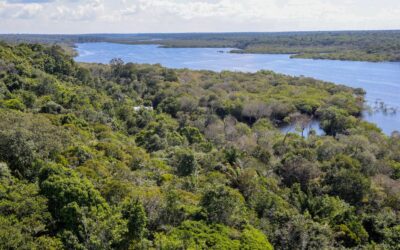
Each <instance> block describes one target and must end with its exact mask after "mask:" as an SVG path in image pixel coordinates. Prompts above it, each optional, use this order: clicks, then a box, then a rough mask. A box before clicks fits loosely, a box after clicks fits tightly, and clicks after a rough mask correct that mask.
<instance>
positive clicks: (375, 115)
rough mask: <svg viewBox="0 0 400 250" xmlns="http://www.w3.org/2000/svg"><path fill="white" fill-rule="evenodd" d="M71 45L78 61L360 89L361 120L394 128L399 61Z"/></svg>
mask: <svg viewBox="0 0 400 250" xmlns="http://www.w3.org/2000/svg"><path fill="white" fill-rule="evenodd" d="M76 49H77V52H78V53H79V56H77V57H76V61H78V62H93V63H108V62H109V61H110V60H111V59H113V58H121V59H123V60H124V61H125V62H135V63H150V64H156V63H159V64H161V65H163V66H165V67H169V68H188V69H195V70H213V71H222V70H231V71H243V72H256V71H258V70H263V69H265V70H273V71H275V72H277V73H282V74H287V75H292V76H309V77H313V78H316V79H320V80H324V81H329V82H333V83H337V84H344V85H347V86H350V87H355V88H363V89H364V90H365V91H366V92H367V95H366V104H367V105H368V106H369V107H370V109H369V111H365V112H364V119H365V120H367V121H369V122H372V123H375V124H377V125H378V127H380V128H381V129H382V131H383V132H385V133H386V134H388V135H390V134H391V133H392V132H393V131H400V62H393V63H392V62H379V63H375V62H354V61H337V60H312V59H291V58H290V55H285V54H284V55H276V54H233V53H229V51H230V50H231V49H229V48H160V47H159V46H157V45H126V44H115V43H81V44H77V48H76ZM312 126H318V125H317V123H314V124H312ZM316 129H318V128H316Z"/></svg>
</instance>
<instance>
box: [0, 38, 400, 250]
mask: <svg viewBox="0 0 400 250" xmlns="http://www.w3.org/2000/svg"><path fill="white" fill-rule="evenodd" d="M363 102H364V92H363V91H362V90H361V89H352V88H349V87H345V86H340V85H335V84H332V83H326V82H321V81H318V80H314V79H311V78H305V77H289V76H285V75H280V74H276V73H273V72H271V71H260V72H257V73H237V72H227V71H226V72H221V73H216V72H210V71H192V70H184V69H182V70H173V69H168V68H164V67H161V66H160V65H140V64H133V63H124V62H123V61H122V60H120V59H115V60H112V61H111V62H110V64H108V65H103V64H77V63H75V62H74V60H73V58H72V57H71V56H70V55H68V54H66V53H65V51H64V50H63V49H62V48H61V47H59V46H49V45H39V44H24V43H21V44H7V43H0V248H1V249H229V250H231V249H252V250H253V249H332V248H339V249H399V242H400V213H399V209H400V134H399V133H393V134H392V135H391V136H386V135H384V134H383V133H382V132H381V131H380V129H378V128H377V127H376V126H375V125H373V124H370V123H367V122H365V121H362V120H361V119H360V113H361V111H362V109H363ZM315 118H316V119H319V120H320V122H321V126H322V128H323V129H324V131H325V133H326V135H325V136H318V135H316V134H315V133H313V132H311V133H310V134H309V135H305V134H302V132H303V130H304V126H305V125H306V124H307V122H308V121H309V120H310V119H315ZM287 123H296V124H297V125H298V132H299V133H282V132H281V131H280V130H279V126H281V125H283V124H287Z"/></svg>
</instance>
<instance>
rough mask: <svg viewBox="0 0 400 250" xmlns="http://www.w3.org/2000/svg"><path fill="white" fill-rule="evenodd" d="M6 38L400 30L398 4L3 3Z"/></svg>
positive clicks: (223, 0) (352, 0)
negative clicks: (71, 35) (40, 35)
mask: <svg viewBox="0 0 400 250" xmlns="http://www.w3.org/2000/svg"><path fill="white" fill-rule="evenodd" d="M0 22H1V24H0V33H2V34H106V33H109V34H139V33H221V32H222V33H232V32H235V33H236V32H299V31H347V30H350V31H356V30H398V29H400V1H397V0H380V1H379V2H378V1H374V0H301V1H299V0H288V1H285V2H283V1H278V0H248V1H246V2H244V1H240V0H215V1H211V0H186V1H185V0H117V1H112V0H74V1H66V0H0Z"/></svg>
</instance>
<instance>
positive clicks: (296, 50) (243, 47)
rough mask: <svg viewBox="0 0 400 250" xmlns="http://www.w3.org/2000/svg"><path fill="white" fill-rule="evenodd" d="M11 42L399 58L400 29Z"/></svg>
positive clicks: (30, 37) (11, 38)
mask: <svg viewBox="0 0 400 250" xmlns="http://www.w3.org/2000/svg"><path fill="white" fill-rule="evenodd" d="M0 39H1V40H6V41H8V42H40V43H48V44H62V45H65V47H73V46H74V44H76V43H83V42H111V43H124V44H157V45H161V46H163V47H165V48H210V47H213V48H232V51H231V52H232V53H256V54H293V58H311V59H331V60H351V61H371V62H381V61H392V62H399V61H400V31H398V30H387V31H320V32H270V33H265V32H264V33H263V32H260V33H251V32H249V33H176V34H173V33H171V34H168V33H166V34H89V35H34V34H14V35H13V34H3V35H0Z"/></svg>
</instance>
